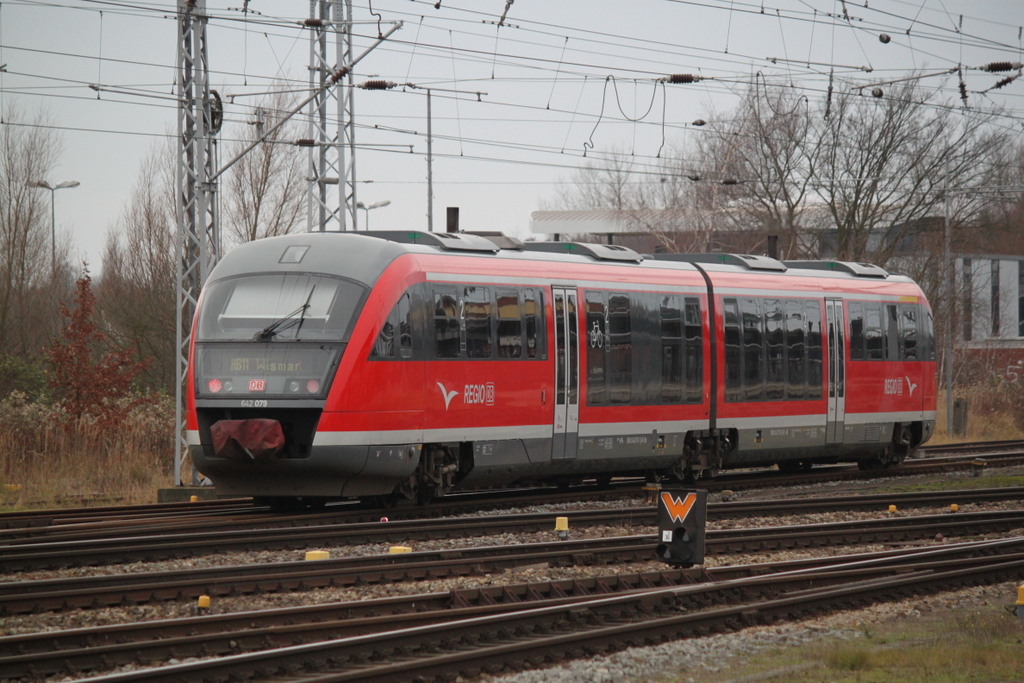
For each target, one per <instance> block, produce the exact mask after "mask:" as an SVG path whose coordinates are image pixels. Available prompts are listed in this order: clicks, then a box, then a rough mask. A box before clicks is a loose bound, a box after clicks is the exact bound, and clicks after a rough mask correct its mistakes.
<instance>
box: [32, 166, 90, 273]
mask: <svg viewBox="0 0 1024 683" xmlns="http://www.w3.org/2000/svg"><path fill="white" fill-rule="evenodd" d="M79 185H81V183H80V182H78V181H77V180H65V181H64V182H63V183H57V184H56V185H50V183H48V182H46V181H45V180H34V181H32V182H31V183H29V184H28V186H29V187H41V188H43V189H44V190H49V191H50V271H51V272H57V209H56V198H55V197H54V195H55V194H56V192H57V190H66V189H68V188H71V187H78V186H79Z"/></svg>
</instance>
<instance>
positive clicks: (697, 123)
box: [693, 119, 708, 126]
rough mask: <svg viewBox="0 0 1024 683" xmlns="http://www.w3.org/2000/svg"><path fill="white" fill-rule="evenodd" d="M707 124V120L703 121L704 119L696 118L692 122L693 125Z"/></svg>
mask: <svg viewBox="0 0 1024 683" xmlns="http://www.w3.org/2000/svg"><path fill="white" fill-rule="evenodd" d="M707 124H708V122H707V121H705V120H704V119H697V120H696V121H694V122H693V125H695V126H706V125H707Z"/></svg>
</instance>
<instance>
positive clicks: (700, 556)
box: [655, 490, 708, 567]
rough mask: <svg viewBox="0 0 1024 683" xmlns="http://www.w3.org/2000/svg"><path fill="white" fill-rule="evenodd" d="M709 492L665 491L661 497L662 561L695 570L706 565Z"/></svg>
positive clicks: (657, 551) (659, 545)
mask: <svg viewBox="0 0 1024 683" xmlns="http://www.w3.org/2000/svg"><path fill="white" fill-rule="evenodd" d="M707 507H708V492H707V491H703V490H696V491H662V492H661V495H660V496H658V529H659V532H660V533H659V539H660V541H661V542H660V543H659V544H658V548H657V550H656V551H655V552H656V554H657V555H658V559H659V560H661V561H663V562H667V563H669V564H673V565H677V566H682V567H692V566H693V565H695V564H703V563H704V527H705V525H706V522H707Z"/></svg>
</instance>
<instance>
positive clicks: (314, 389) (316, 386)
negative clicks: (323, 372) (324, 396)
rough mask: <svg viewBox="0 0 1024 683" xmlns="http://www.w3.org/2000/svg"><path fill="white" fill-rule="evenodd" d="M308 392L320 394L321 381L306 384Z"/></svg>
mask: <svg viewBox="0 0 1024 683" xmlns="http://www.w3.org/2000/svg"><path fill="white" fill-rule="evenodd" d="M306 391H308V392H309V393H311V394H315V393H318V392H319V391H320V380H318V379H311V380H309V381H308V382H306Z"/></svg>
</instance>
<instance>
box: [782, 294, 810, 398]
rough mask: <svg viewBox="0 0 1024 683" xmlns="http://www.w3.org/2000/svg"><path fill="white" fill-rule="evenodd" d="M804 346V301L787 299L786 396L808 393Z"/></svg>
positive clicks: (799, 396)
mask: <svg viewBox="0 0 1024 683" xmlns="http://www.w3.org/2000/svg"><path fill="white" fill-rule="evenodd" d="M805 353H806V349H805V348H804V301H803V300H802V299H788V300H786V398H788V399H797V398H804V396H805V395H806V394H807V364H806V362H805V358H804V356H805Z"/></svg>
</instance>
